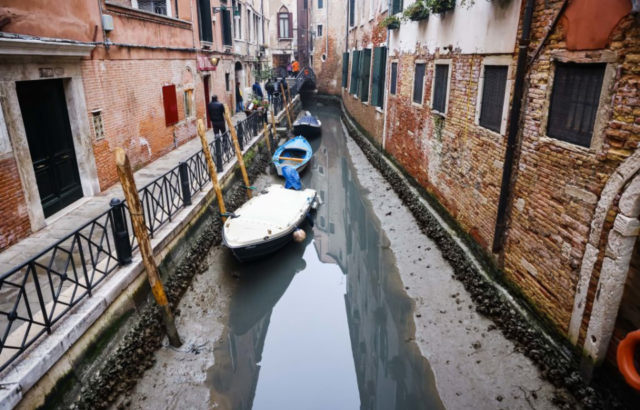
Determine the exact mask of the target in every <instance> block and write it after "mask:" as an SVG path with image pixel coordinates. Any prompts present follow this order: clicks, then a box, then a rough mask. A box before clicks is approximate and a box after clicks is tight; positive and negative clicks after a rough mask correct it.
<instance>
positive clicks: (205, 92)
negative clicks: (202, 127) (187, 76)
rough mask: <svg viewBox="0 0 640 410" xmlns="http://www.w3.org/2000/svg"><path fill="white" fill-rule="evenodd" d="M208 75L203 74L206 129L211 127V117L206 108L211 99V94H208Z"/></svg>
mask: <svg viewBox="0 0 640 410" xmlns="http://www.w3.org/2000/svg"><path fill="white" fill-rule="evenodd" d="M210 78H211V76H210V75H205V76H204V77H203V83H204V115H205V117H206V118H207V129H209V128H211V118H209V110H207V104H209V102H210V101H211V96H210V95H209V79H210Z"/></svg>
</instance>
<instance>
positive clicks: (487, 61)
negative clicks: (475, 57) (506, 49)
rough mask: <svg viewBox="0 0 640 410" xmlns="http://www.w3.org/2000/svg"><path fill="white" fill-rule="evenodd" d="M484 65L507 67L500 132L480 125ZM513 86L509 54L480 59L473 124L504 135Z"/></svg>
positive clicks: (511, 63) (511, 64)
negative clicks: (480, 65)
mask: <svg viewBox="0 0 640 410" xmlns="http://www.w3.org/2000/svg"><path fill="white" fill-rule="evenodd" d="M486 66H506V67H507V83H506V85H505V90H504V93H505V94H504V102H503V105H502V119H501V121H500V132H496V131H494V130H491V129H489V128H485V127H483V126H482V125H480V114H481V113H482V99H483V97H484V76H485V67H486ZM512 88H513V57H512V56H509V55H505V56H489V57H485V58H484V59H483V60H482V67H481V68H480V78H479V80H478V97H477V98H476V113H475V120H474V124H475V125H477V126H478V127H480V128H482V129H483V130H485V131H487V132H490V133H493V134H498V135H502V136H504V135H506V133H507V123H508V119H509V103H510V101H511V98H510V97H511V90H512Z"/></svg>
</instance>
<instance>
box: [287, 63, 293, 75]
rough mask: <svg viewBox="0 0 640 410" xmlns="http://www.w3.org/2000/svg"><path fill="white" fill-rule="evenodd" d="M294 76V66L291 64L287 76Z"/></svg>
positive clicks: (288, 66) (288, 65)
mask: <svg viewBox="0 0 640 410" xmlns="http://www.w3.org/2000/svg"><path fill="white" fill-rule="evenodd" d="M292 75H293V65H291V63H289V64H287V76H289V77H291V76H292Z"/></svg>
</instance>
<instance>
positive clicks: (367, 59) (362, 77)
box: [358, 48, 371, 102]
mask: <svg viewBox="0 0 640 410" xmlns="http://www.w3.org/2000/svg"><path fill="white" fill-rule="evenodd" d="M362 53H363V54H362V55H361V56H360V58H361V61H360V74H359V76H358V77H359V81H360V84H359V85H358V97H360V100H362V102H367V101H369V81H370V80H371V49H370V48H365V49H364V50H362Z"/></svg>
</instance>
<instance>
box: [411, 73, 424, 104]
mask: <svg viewBox="0 0 640 410" xmlns="http://www.w3.org/2000/svg"><path fill="white" fill-rule="evenodd" d="M426 68H427V65H426V64H425V63H418V64H416V71H415V73H414V77H413V102H414V103H416V104H422V94H423V92H424V73H425V70H426Z"/></svg>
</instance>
